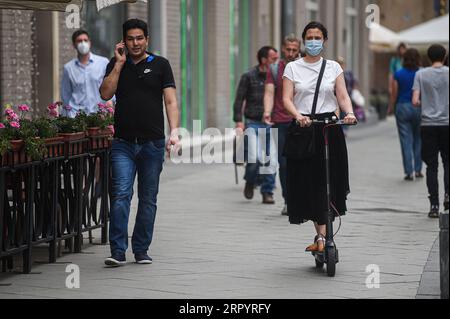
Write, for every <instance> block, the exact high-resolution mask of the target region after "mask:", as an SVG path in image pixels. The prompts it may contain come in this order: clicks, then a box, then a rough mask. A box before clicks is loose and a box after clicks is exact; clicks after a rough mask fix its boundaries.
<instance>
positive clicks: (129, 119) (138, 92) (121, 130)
mask: <svg viewBox="0 0 450 319" xmlns="http://www.w3.org/2000/svg"><path fill="white" fill-rule="evenodd" d="M115 63H116V59H115V58H113V59H112V60H111V61H110V63H109V64H108V67H107V69H106V75H105V77H107V76H108V75H109V74H110V73H111V71H112V70H113V69H114V65H115ZM170 87H172V88H176V86H175V80H174V77H173V72H172V68H171V67H170V63H169V61H167V60H166V59H164V58H162V57H159V56H156V55H153V54H150V56H149V57H148V58H147V59H145V60H143V61H141V62H140V63H138V64H134V63H133V61H132V60H131V59H130V58H128V59H127V62H126V63H125V65H124V67H123V69H122V72H121V73H120V78H119V83H118V86H117V91H116V100H117V104H116V113H115V117H114V123H115V124H114V126H115V131H116V133H115V136H116V137H117V138H123V139H136V138H139V139H146V140H151V141H155V140H160V139H164V138H165V133H164V105H163V91H164V89H166V88H170Z"/></svg>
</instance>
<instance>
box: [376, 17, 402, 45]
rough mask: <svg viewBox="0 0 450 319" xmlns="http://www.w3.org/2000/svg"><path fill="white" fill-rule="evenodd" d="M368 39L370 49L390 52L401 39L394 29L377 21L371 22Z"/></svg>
mask: <svg viewBox="0 0 450 319" xmlns="http://www.w3.org/2000/svg"><path fill="white" fill-rule="evenodd" d="M369 41H370V48H371V49H372V50H374V51H377V52H391V51H395V50H396V48H397V46H398V45H399V43H400V42H401V41H402V40H401V38H400V37H399V35H398V34H397V33H395V32H394V31H392V30H389V29H388V28H386V27H383V26H382V25H379V24H377V23H372V25H371V27H370V33H369Z"/></svg>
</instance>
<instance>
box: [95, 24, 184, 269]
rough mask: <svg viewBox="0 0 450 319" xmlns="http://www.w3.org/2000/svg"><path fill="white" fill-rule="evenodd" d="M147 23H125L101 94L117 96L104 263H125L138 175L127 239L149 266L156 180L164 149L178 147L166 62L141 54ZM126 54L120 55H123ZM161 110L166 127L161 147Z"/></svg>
mask: <svg viewBox="0 0 450 319" xmlns="http://www.w3.org/2000/svg"><path fill="white" fill-rule="evenodd" d="M148 46H149V36H148V27H147V23H146V22H144V21H142V20H138V19H131V20H128V21H127V22H125V23H124V25H123V41H122V42H120V43H119V44H117V46H116V48H115V52H114V53H115V57H114V58H113V59H112V60H111V62H110V63H109V65H108V68H107V71H106V75H105V79H104V82H103V84H102V86H101V89H100V90H101V95H102V96H103V97H104V98H106V99H110V98H112V97H113V96H114V95H116V96H117V107H116V114H115V131H116V132H115V139H114V141H113V145H112V149H111V171H112V180H111V212H110V244H111V254H112V255H111V257H110V258H107V259H106V260H105V264H106V265H107V266H111V267H118V266H122V265H124V264H126V251H127V249H128V221H129V216H130V205H131V200H132V198H133V188H134V182H135V178H136V174H137V176H138V196H139V204H138V211H137V216H136V225H135V228H134V232H133V237H132V245H133V254H134V256H135V260H136V263H138V264H144V265H147V264H152V262H153V259H152V258H151V257H150V256H149V255H148V250H149V248H150V245H151V243H152V240H153V233H154V226H155V219H156V212H157V197H158V192H159V181H160V175H161V172H162V169H163V163H164V154H165V150H167V151H168V152H169V151H171V148H172V147H175V151H176V149H177V148H179V137H178V128H179V111H178V104H177V97H176V86H175V80H174V77H173V72H172V68H171V66H170V63H169V61H167V60H166V59H164V58H162V57H159V56H156V55H154V54H152V53H150V52H147V48H148ZM125 48H126V51H127V52H128V54H126V53H125V52H126V51H125ZM164 105H165V108H166V111H167V118H168V121H169V125H170V132H171V135H170V138H169V141H168V142H167V145H166V139H165V133H164V132H165V128H164V126H165V120H164Z"/></svg>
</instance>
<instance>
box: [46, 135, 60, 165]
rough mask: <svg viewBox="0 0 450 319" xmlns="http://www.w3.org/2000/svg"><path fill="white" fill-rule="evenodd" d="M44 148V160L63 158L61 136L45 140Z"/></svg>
mask: <svg viewBox="0 0 450 319" xmlns="http://www.w3.org/2000/svg"><path fill="white" fill-rule="evenodd" d="M45 147H46V148H47V155H46V156H45V159H50V158H56V157H61V156H64V138H63V137H61V136H59V137H54V138H48V139H46V140H45Z"/></svg>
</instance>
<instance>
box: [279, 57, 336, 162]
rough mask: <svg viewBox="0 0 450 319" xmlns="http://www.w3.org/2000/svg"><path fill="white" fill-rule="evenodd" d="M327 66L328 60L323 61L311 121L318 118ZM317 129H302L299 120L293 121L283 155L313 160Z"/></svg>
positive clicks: (311, 127)
mask: <svg viewBox="0 0 450 319" xmlns="http://www.w3.org/2000/svg"><path fill="white" fill-rule="evenodd" d="M326 66H327V60H325V59H324V60H323V63H322V68H321V70H320V74H319V79H318V80H317V86H316V93H315V95H314V102H313V108H312V113H311V116H310V117H311V119H314V118H315V116H316V110H317V102H318V100H319V92H320V86H321V84H322V79H323V74H324V73H325V68H326ZM314 132H315V129H314V127H313V126H310V127H301V126H300V125H299V124H298V123H297V120H294V121H292V123H291V125H290V127H289V129H288V133H287V138H286V145H285V147H284V152H283V155H284V156H285V157H287V158H289V159H294V160H302V159H307V158H311V157H313V156H314V154H315V152H316V147H315V144H316V141H315V133H314Z"/></svg>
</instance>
